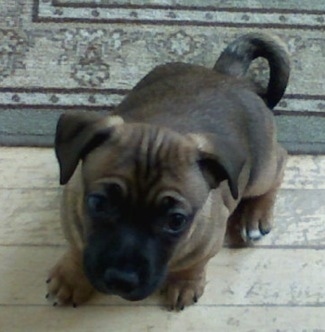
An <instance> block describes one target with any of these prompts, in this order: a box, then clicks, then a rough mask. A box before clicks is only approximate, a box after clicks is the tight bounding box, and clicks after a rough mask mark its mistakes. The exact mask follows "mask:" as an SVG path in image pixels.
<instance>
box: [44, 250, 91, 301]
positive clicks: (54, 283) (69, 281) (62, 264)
mask: <svg viewBox="0 0 325 332" xmlns="http://www.w3.org/2000/svg"><path fill="white" fill-rule="evenodd" d="M47 284H48V287H47V288H48V294H47V296H46V297H47V298H49V299H51V300H53V305H57V304H72V305H73V306H74V307H76V306H77V305H79V304H81V303H83V302H85V301H87V300H88V299H89V298H90V297H91V295H92V293H93V291H94V289H93V287H92V286H91V285H90V283H89V281H88V280H87V278H86V276H85V274H84V272H83V267H82V253H81V252H80V250H78V249H76V248H70V249H69V250H68V251H67V252H66V253H65V254H64V255H63V256H62V257H61V259H60V260H59V261H58V262H57V264H56V265H55V266H54V267H53V268H52V270H51V272H50V273H49V278H48V280H47Z"/></svg>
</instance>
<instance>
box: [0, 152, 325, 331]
mask: <svg viewBox="0 0 325 332" xmlns="http://www.w3.org/2000/svg"><path fill="white" fill-rule="evenodd" d="M324 171H325V156H318V157H310V156H299V157H298V156H295V157H290V159H289V162H288V168H287V172H286V176H285V181H284V184H283V186H282V189H281V191H280V193H279V196H278V200H277V204H276V209H275V220H276V227H275V228H274V230H273V231H272V232H271V234H269V235H268V236H267V237H266V238H265V239H264V240H262V241H260V242H258V243H257V244H256V245H255V247H248V248H236V247H230V248H229V247H225V248H223V249H222V250H221V252H220V253H219V254H218V255H217V256H216V257H215V258H213V259H212V260H211V262H210V264H209V268H208V277H207V279H208V282H207V286H206V291H205V293H204V296H203V297H202V298H201V299H200V301H199V303H198V304H197V305H195V306H193V307H191V308H188V309H186V310H185V311H184V312H182V313H179V314H177V313H172V312H169V311H167V310H166V308H165V307H164V305H163V301H162V298H161V297H160V296H158V294H156V295H153V296H151V297H149V298H148V299H146V300H144V301H141V302H135V303H133V302H127V301H124V300H122V299H120V298H117V297H109V296H104V295H100V294H97V295H96V296H95V297H94V298H93V299H92V300H91V301H90V302H89V303H88V304H87V305H85V306H81V307H79V308H77V309H73V308H53V307H52V306H51V305H50V304H49V303H47V301H46V300H45V298H44V295H45V292H46V289H45V279H46V277H47V271H48V270H49V269H50V268H51V267H52V265H53V264H55V262H56V260H57V259H58V258H59V257H60V255H61V254H62V253H63V252H64V250H65V248H66V243H65V240H64V238H63V235H62V232H61V229H60V223H59V198H60V193H61V189H60V188H59V186H58V184H57V173H58V168H57V164H56V160H55V156H54V154H53V151H52V150H51V149H35V148H14V149H11V148H0V173H1V182H0V211H1V214H0V276H1V282H0V331H1V332H2V331H10V332H11V331H26V330H32V331H35V332H43V331H49V332H50V331H55V332H57V331H69V332H70V331H71V332H74V331H80V332H83V331H85V332H86V331H98V332H101V331H132V332H133V331H135V332H140V331H141V332H142V331H150V332H155V331H157V332H162V331H172V332H173V331H206V332H215V331H240V332H243V331H247V332H248V331H250V332H252V331H256V332H257V331H258V332H260V331H263V332H264V331H281V332H282V331H283V332H284V331H301V332H307V331H308V332H309V331H310V332H311V331H313V332H316V331H317V332H324V331H325V320H324V307H325V302H324V299H325V284H324V275H325V235H324V234H325V232H324V227H325V226H324V225H325V204H324V201H325V178H324V176H325V172H324Z"/></svg>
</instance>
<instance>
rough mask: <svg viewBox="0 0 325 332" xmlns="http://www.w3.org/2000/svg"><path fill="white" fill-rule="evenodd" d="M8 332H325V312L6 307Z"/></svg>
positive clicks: (2, 316)
mask: <svg viewBox="0 0 325 332" xmlns="http://www.w3.org/2000/svg"><path fill="white" fill-rule="evenodd" d="M0 321H1V326H2V329H3V331H15V332H20V331H26V327H30V328H32V330H33V332H44V331H47V332H57V331H69V332H77V331H78V332H86V331H87V332H89V331H96V332H102V331H105V332H106V331H121V332H125V331H132V332H166V331H171V332H173V331H192V332H201V331H205V332H215V331H237V332H244V331H245V332H247V331H251V332H253V331H263V332H274V331H286V332H289V331H306V332H307V331H310V332H311V331H314V332H323V331H324V329H325V324H324V308H310V307H298V308H273V307H248V308H241V307H236V306H234V307H200V306H195V307H192V308H188V309H186V310H185V311H183V312H181V313H173V312H167V311H164V310H161V309H159V308H155V307H141V306H140V307H109V308H107V307H96V308H90V307H80V308H77V309H73V308H64V309H59V308H51V307H2V308H1V310H0Z"/></svg>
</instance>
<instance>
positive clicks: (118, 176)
mask: <svg viewBox="0 0 325 332" xmlns="http://www.w3.org/2000/svg"><path fill="white" fill-rule="evenodd" d="M55 149H56V154H57V158H58V161H59V164H60V182H61V184H66V183H67V182H68V181H69V179H70V177H71V176H72V174H73V173H74V170H75V168H76V166H77V164H78V163H79V161H80V160H82V181H83V188H84V192H83V194H82V195H83V198H82V200H83V209H84V212H83V214H84V220H82V228H83V236H84V241H85V251H84V269H85V273H86V275H87V277H88V278H89V280H90V282H91V283H92V284H93V286H94V287H95V288H96V289H97V290H99V291H101V292H104V293H110V294H117V295H120V296H122V297H123V298H125V299H128V300H140V299H143V298H145V297H147V296H148V295H149V294H151V293H152V292H153V291H155V290H156V289H157V288H158V287H159V286H160V285H161V283H162V282H163V281H164V279H165V276H166V273H167V267H168V262H169V260H170V259H171V257H172V255H173V252H174V250H175V248H176V247H177V244H178V243H179V241H180V240H181V239H182V238H183V237H185V236H186V234H187V233H188V232H189V231H190V230H191V232H193V229H194V228H195V227H196V225H195V222H193V221H194V217H195V215H196V213H197V212H198V211H199V210H200V208H201V207H202V206H203V204H204V202H205V200H206V198H207V196H208V194H209V191H210V189H211V188H215V187H217V186H218V184H219V183H220V182H221V181H223V180H228V182H229V186H230V189H231V192H232V195H233V196H234V197H235V198H236V196H237V195H238V193H237V178H238V175H239V174H237V173H239V171H238V170H236V169H235V168H234V167H233V166H232V165H230V164H228V162H227V160H226V159H227V158H224V156H216V155H212V154H209V153H207V152H202V151H200V150H199V149H198V146H197V144H196V143H195V140H193V139H190V138H189V137H188V136H184V135H180V134H178V133H176V132H173V131H171V130H168V129H165V128H160V127H155V126H150V125H145V124H125V123H123V121H122V119H121V118H119V117H106V118H99V117H98V118H97V117H94V116H93V115H92V116H89V115H80V114H66V115H63V116H62V117H61V118H60V120H59V123H58V127H57V133H56V142H55Z"/></svg>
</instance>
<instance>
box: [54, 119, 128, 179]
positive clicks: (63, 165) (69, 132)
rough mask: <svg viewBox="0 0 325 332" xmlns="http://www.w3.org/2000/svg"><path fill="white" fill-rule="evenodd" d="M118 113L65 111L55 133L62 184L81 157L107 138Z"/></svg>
mask: <svg viewBox="0 0 325 332" xmlns="http://www.w3.org/2000/svg"><path fill="white" fill-rule="evenodd" d="M122 123H123V120H122V118H120V117H118V116H110V117H103V116H99V115H97V114H96V115H94V114H89V113H66V114H63V115H61V116H60V118H59V121H58V124H57V127H56V134H55V144H54V145H55V153H56V157H57V159H58V162H59V166H60V184H66V183H67V182H68V181H69V180H70V178H71V176H72V174H73V172H74V171H75V169H76V167H77V165H78V163H79V160H80V159H83V158H84V157H85V156H86V155H87V154H88V153H89V152H90V151H92V150H93V149H95V148H96V147H98V146H99V145H100V144H102V143H103V142H104V141H105V140H107V139H108V138H109V137H110V136H111V134H112V132H113V129H114V126H115V125H118V124H122Z"/></svg>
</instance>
